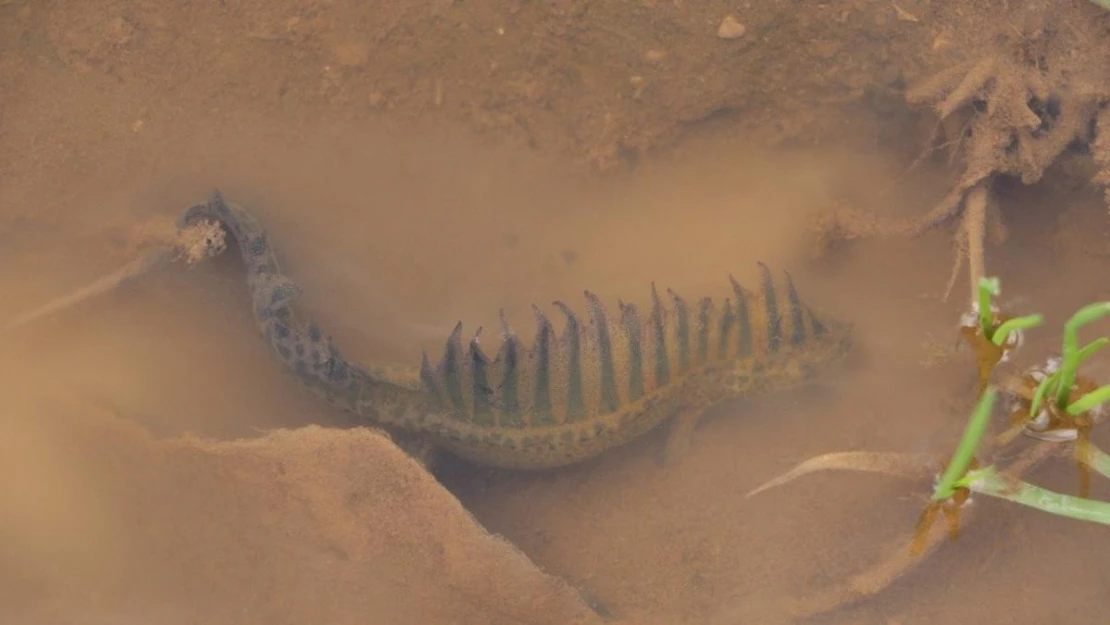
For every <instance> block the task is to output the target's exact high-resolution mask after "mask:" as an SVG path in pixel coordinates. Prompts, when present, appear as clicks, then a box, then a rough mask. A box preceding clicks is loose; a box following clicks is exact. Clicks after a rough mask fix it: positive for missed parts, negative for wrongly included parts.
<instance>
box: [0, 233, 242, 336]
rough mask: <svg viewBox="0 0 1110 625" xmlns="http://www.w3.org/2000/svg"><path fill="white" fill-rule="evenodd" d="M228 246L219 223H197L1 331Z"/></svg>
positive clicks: (17, 326) (15, 327)
mask: <svg viewBox="0 0 1110 625" xmlns="http://www.w3.org/2000/svg"><path fill="white" fill-rule="evenodd" d="M224 247H225V242H224V231H223V230H222V229H221V228H220V226H219V225H218V224H197V225H195V226H191V227H189V228H185V229H183V230H181V231H180V232H178V233H177V235H176V237H175V238H174V239H173V240H171V241H170V242H168V243H162V244H161V245H159V247H157V248H156V249H155V250H154V251H152V252H150V253H148V254H147V255H146V256H143V257H141V258H139V259H137V260H134V261H131V262H130V263H128V264H126V265H124V266H123V267H122V268H121V269H118V270H116V271H114V272H112V273H110V274H108V275H106V276H104V277H102V278H100V279H98V280H96V281H94V282H93V283H92V284H89V285H87V286H85V287H82V288H80V289H78V290H76V291H74V292H73V293H70V294H69V295H66V296H64V297H60V298H58V299H56V300H54V301H52V302H50V303H48V304H46V305H44V306H41V307H39V308H37V309H35V310H33V311H31V312H29V313H26V314H24V315H22V316H20V317H18V318H17V319H15V320H14V321H11V322H9V323H7V324H5V325H4V326H3V327H0V335H3V334H6V333H8V332H11V331H12V330H15V329H17V328H20V327H22V326H25V325H27V324H29V323H31V322H33V321H37V320H39V319H42V318H43V317H47V316H49V315H52V314H55V313H57V312H59V311H61V310H65V309H67V308H71V307H73V306H76V305H77V304H79V303H80V302H83V301H85V300H87V299H89V298H92V297H95V296H97V295H102V294H104V293H107V292H109V291H112V290H114V289H116V288H119V287H120V286H123V285H124V284H127V283H128V282H131V281H133V280H135V279H137V278H139V277H141V276H143V275H145V274H147V273H150V272H151V271H154V270H155V269H160V268H162V267H165V266H167V265H169V264H171V263H173V262H175V261H177V260H181V259H184V260H185V262H187V263H189V264H192V263H195V262H198V261H200V260H203V259H205V258H208V257H210V256H216V255H218V254H220V253H221V252H223V250H224Z"/></svg>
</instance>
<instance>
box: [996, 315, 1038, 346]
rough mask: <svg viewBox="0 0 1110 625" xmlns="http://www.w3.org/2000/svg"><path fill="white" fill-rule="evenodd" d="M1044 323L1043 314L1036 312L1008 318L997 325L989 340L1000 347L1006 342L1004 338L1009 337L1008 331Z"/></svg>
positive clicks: (1026, 328) (1025, 328)
mask: <svg viewBox="0 0 1110 625" xmlns="http://www.w3.org/2000/svg"><path fill="white" fill-rule="evenodd" d="M1042 323H1044V315H1042V314H1040V313H1038V314H1035V315H1026V316H1024V317H1018V318H1016V319H1010V320H1009V321H1007V322H1006V323H1003V324H1002V325H1000V326H998V329H997V330H995V331H994V336H993V337H990V340H991V341H992V342H993V343H994V344H995V345H997V346H999V347H1002V345H1004V344H1005V343H1006V339H1007V338H1009V337H1010V333H1012V332H1015V331H1017V330H1028V329H1029V328H1035V327H1037V326H1039V325H1041V324H1042Z"/></svg>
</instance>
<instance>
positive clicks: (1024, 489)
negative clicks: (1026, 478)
mask: <svg viewBox="0 0 1110 625" xmlns="http://www.w3.org/2000/svg"><path fill="white" fill-rule="evenodd" d="M960 481H961V482H962V484H961V485H962V486H967V487H968V488H970V489H971V491H972V492H974V493H979V494H982V495H987V496H990V497H998V498H999V499H1005V500H1007V501H1012V502H1014V503H1018V504H1021V505H1023V506H1029V507H1030V508H1036V509H1037V510H1041V511H1042V512H1048V513H1049V514H1055V515H1057V516H1063V517H1068V518H1070V519H1076V520H1079V521H1091V522H1094V523H1101V524H1103V525H1110V503H1107V502H1105V501H1096V500H1094V499H1083V498H1081V497H1075V496H1073V495H1065V494H1062V493H1057V492H1055V491H1051V490H1047V489H1044V488H1041V487H1040V486H1034V485H1032V484H1029V483H1027V482H1018V483H1017V488H1014V487H1013V485H1012V484H1011V483H1009V482H1007V481H1006V480H1004V479H1003V478H1002V476H1000V475H999V474H998V471H996V470H995V468H994V467H993V466H991V467H987V468H985V469H980V470H978V471H972V472H971V473H969V474H968V475H967V477H966V478H964V479H963V480H960Z"/></svg>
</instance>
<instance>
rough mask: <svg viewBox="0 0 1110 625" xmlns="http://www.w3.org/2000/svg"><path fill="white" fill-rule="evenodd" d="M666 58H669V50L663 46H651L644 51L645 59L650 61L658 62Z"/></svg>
mask: <svg viewBox="0 0 1110 625" xmlns="http://www.w3.org/2000/svg"><path fill="white" fill-rule="evenodd" d="M665 58H667V51H666V50H663V49H662V48H651V49H650V50H648V51H647V52H644V60H645V61H647V62H648V63H658V62H659V61H662V60H663V59H665Z"/></svg>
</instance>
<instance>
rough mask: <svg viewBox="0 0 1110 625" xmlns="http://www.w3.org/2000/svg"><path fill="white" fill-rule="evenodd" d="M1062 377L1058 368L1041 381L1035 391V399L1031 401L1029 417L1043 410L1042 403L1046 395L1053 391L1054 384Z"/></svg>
mask: <svg viewBox="0 0 1110 625" xmlns="http://www.w3.org/2000/svg"><path fill="white" fill-rule="evenodd" d="M1059 379H1060V371H1059V370H1057V371H1056V372H1055V373H1053V374H1052V375H1046V376H1045V378H1044V379H1043V380H1041V383H1040V384H1038V385H1037V390H1036V391H1033V401H1031V402H1029V418H1030V419H1032V418H1033V417H1036V416H1037V413H1038V412H1040V410H1041V404H1043V403H1044V396H1045V395H1047V394H1048V393H1050V392H1051V389H1052V385H1053V384H1055V383H1056V382H1057V381H1058V380H1059Z"/></svg>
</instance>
